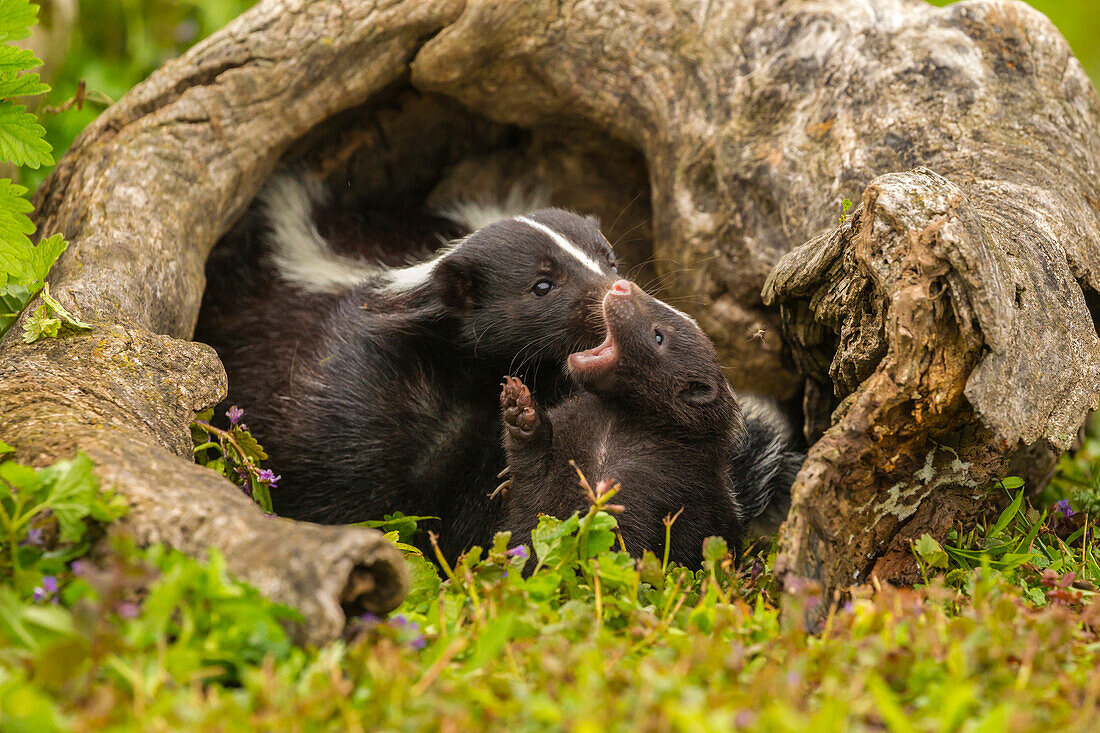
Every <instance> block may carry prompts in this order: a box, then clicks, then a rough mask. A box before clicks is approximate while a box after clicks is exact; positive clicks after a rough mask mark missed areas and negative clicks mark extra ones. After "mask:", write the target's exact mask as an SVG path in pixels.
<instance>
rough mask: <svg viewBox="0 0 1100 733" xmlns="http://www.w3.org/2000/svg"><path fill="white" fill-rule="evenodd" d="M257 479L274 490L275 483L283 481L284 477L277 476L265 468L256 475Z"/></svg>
mask: <svg viewBox="0 0 1100 733" xmlns="http://www.w3.org/2000/svg"><path fill="white" fill-rule="evenodd" d="M256 478H258V479H259V480H260V481H264V482H266V483H267V485H268V486H270V487H271V488H273V489H274V488H275V482H276V481H278V480H279V479H281V478H282V476H276V475H275V472H274V471H272V470H271V469H270V468H264V469H262V470H261V471H260V472H259V473H258V474H256Z"/></svg>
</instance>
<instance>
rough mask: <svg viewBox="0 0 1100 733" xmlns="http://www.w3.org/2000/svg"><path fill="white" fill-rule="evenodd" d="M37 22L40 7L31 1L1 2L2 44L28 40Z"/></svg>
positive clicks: (9, 0) (0, 31) (5, 0)
mask: <svg viewBox="0 0 1100 733" xmlns="http://www.w3.org/2000/svg"><path fill="white" fill-rule="evenodd" d="M37 22H38V6H37V5H32V4H31V2H30V0H0V43H6V42H8V41H18V40H20V39H22V38H26V37H27V36H29V35H30V34H31V27H32V26H34V24H35V23H37Z"/></svg>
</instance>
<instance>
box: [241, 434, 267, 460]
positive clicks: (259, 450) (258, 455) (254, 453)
mask: <svg viewBox="0 0 1100 733" xmlns="http://www.w3.org/2000/svg"><path fill="white" fill-rule="evenodd" d="M233 437H234V438H236V440H237V444H238V445H239V446H241V450H242V451H244V454H245V455H246V456H247V457H248V458H251V459H252V460H253V461H266V460H267V453H264V449H263V446H262V445H260V443H259V441H257V440H256V439H255V438H254V437H252V434H251V433H250V432H248V431H247V430H242V429H241V428H240V427H239V426H238V427H234V428H233Z"/></svg>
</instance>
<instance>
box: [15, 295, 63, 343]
mask: <svg viewBox="0 0 1100 733" xmlns="http://www.w3.org/2000/svg"><path fill="white" fill-rule="evenodd" d="M60 331H61V319H60V318H54V317H53V316H52V315H51V314H50V309H49V307H48V306H47V305H46V304H45V303H42V304H41V305H39V306H38V307H37V308H36V309H35V311H34V313H32V314H31V317H30V318H28V319H27V320H26V321H25V322H24V323H23V343H25V344H33V343H34V342H35V341H37V340H38V339H41V338H54V337H55V336H57V334H58V333H60Z"/></svg>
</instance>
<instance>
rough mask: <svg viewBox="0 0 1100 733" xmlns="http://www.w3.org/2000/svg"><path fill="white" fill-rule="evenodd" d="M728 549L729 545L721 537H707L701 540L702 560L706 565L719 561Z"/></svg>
mask: <svg viewBox="0 0 1100 733" xmlns="http://www.w3.org/2000/svg"><path fill="white" fill-rule="evenodd" d="M729 551H730V548H729V545H727V544H726V541H725V540H724V539H723V538H721V537H707V538H706V539H705V540H703V562H704V563H706V564H708V565H714V564H715V563H718V562H721V561H722V558H724V557H725V556H726V555H727V554H729Z"/></svg>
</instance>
